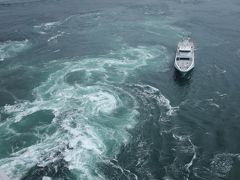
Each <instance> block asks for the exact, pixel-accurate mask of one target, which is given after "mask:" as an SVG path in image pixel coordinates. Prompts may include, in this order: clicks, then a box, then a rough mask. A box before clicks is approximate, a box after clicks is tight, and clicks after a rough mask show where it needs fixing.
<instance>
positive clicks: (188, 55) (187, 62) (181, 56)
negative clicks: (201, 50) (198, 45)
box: [174, 38, 194, 73]
mask: <svg viewBox="0 0 240 180" xmlns="http://www.w3.org/2000/svg"><path fill="white" fill-rule="evenodd" d="M174 66H175V68H176V69H177V70H178V71H180V72H181V73H187V72H189V71H190V70H192V69H193V68H194V44H193V42H192V41H191V40H190V38H188V39H184V40H182V41H180V42H179V43H178V46H177V52H176V57H175V62H174Z"/></svg>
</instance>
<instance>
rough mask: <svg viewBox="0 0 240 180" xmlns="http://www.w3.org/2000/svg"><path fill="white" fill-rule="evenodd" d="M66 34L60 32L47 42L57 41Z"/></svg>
mask: <svg viewBox="0 0 240 180" xmlns="http://www.w3.org/2000/svg"><path fill="white" fill-rule="evenodd" d="M64 34H65V33H64V32H58V34H56V35H54V36H52V37H50V38H49V39H48V40H47V41H48V42H50V41H54V40H57V39H58V38H59V37H62V36H63V35H64Z"/></svg>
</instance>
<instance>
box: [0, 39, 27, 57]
mask: <svg viewBox="0 0 240 180" xmlns="http://www.w3.org/2000/svg"><path fill="white" fill-rule="evenodd" d="M30 46H31V43H30V42H29V40H27V39H26V40H24V41H6V42H2V43H0V61H3V60H5V59H7V58H11V57H15V56H17V54H18V53H20V52H22V51H24V50H27V49H28V48H29V47H30Z"/></svg>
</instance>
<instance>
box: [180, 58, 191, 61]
mask: <svg viewBox="0 0 240 180" xmlns="http://www.w3.org/2000/svg"><path fill="white" fill-rule="evenodd" d="M180 60H185V61H189V60H190V58H180Z"/></svg>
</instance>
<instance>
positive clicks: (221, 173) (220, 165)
mask: <svg viewBox="0 0 240 180" xmlns="http://www.w3.org/2000/svg"><path fill="white" fill-rule="evenodd" d="M239 156H240V155H239V154H232V153H222V154H215V155H214V158H213V159H212V161H211V171H212V173H213V174H214V176H216V177H218V178H224V177H225V176H226V175H227V174H228V172H229V171H230V170H231V169H232V166H233V163H234V160H239V159H238V158H239Z"/></svg>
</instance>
